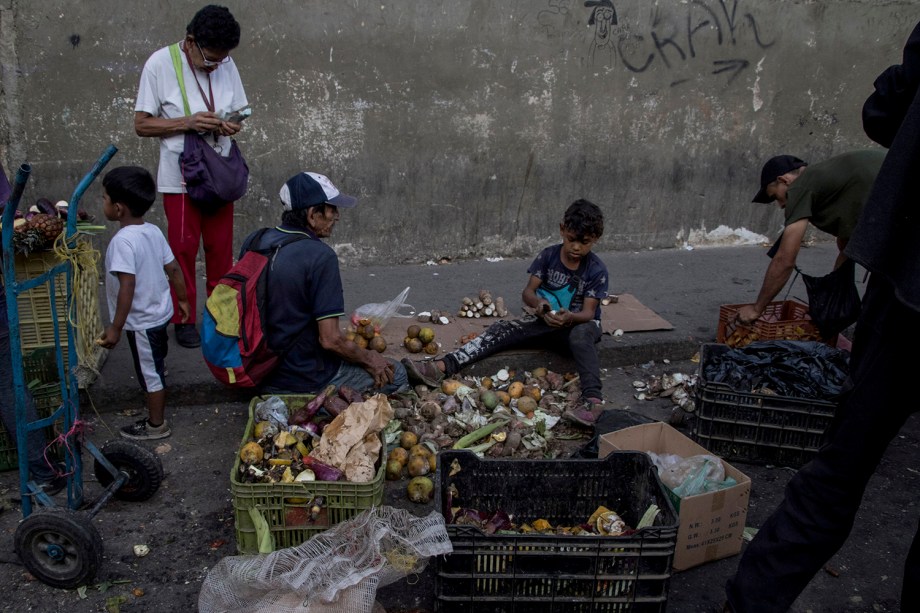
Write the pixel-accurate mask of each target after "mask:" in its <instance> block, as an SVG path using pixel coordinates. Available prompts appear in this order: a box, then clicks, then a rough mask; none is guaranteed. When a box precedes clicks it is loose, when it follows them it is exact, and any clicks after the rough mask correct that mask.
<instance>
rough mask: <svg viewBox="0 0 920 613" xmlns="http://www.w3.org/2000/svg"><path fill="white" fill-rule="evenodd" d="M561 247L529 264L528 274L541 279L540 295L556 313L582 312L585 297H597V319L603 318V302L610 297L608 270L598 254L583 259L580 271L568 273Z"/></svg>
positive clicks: (595, 313)
mask: <svg viewBox="0 0 920 613" xmlns="http://www.w3.org/2000/svg"><path fill="white" fill-rule="evenodd" d="M561 253H562V244H558V245H553V246H552V247H547V248H546V249H544V250H543V251H541V252H540V254H539V255H538V256H537V258H536V259H535V260H534V261H533V263H532V264H531V265H530V268H528V269H527V272H528V273H530V274H532V275H533V276H535V277H537V278H538V279H540V282H541V283H540V287H539V288H537V295H538V296H540V297H541V298H544V299H546V300H547V301H548V302H549V303H550V306H551V307H552V308H553V309H554V310H559V309H566V310H568V311H572V312H573V313H578V312H580V311H581V310H582V308H583V306H584V303H585V297H586V296H587V297H588V298H596V299H597V300H598V305H597V308H596V309H595V310H594V319H597V320H599V319H600V318H601V307H600V300H601V298H603V297H604V296H606V295H607V282H608V279H607V267H606V266H605V265H604V262H603V261H601V259H600V258H599V257H598V256H597V255H595V254H594V253H589V254H588V255H587V257H585V258H583V259H582V261H581V263H580V264H579V266H578V270H569V269H568V268H566V267H565V264H563V263H562V257H561Z"/></svg>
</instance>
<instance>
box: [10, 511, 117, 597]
mask: <svg viewBox="0 0 920 613" xmlns="http://www.w3.org/2000/svg"><path fill="white" fill-rule="evenodd" d="M14 546H15V548H16V553H17V554H19V559H20V560H22V564H23V565H24V566H25V567H26V570H28V571H29V572H30V573H32V575H33V576H35V577H36V578H37V579H38V580H39V581H41V582H42V583H45V584H47V585H50V586H52V587H58V588H64V589H70V588H75V587H79V586H81V585H86V584H88V583H90V582H91V581H92V579H93V577H95V576H96V571H97V570H98V569H99V566H100V565H102V538H100V536H99V532H98V531H97V530H96V528H95V527H94V526H93V524H92V521H91V519H90V518H89V517H88V516H86V515H83V514H82V513H77V512H75V511H71V510H70V509H43V510H41V511H36V512H35V513H32V514H31V515H29V516H28V517H27V518H25V519H24V520H22V522H20V523H19V526H18V527H17V528H16V535H15V537H14Z"/></svg>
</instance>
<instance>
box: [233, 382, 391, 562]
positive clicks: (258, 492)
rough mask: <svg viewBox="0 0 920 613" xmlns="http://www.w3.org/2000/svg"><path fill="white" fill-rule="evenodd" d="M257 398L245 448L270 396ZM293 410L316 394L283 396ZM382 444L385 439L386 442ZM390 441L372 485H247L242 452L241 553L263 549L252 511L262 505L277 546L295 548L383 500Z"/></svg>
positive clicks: (236, 492)
mask: <svg viewBox="0 0 920 613" xmlns="http://www.w3.org/2000/svg"><path fill="white" fill-rule="evenodd" d="M265 398H267V397H265ZM265 398H263V397H256V398H253V399H252V402H250V403H249V422H248V423H247V424H246V431H245V433H244V434H243V438H242V440H241V441H240V446H242V445H243V444H245V443H247V442H248V441H250V440H251V439H252V429H253V425H254V424H253V415H254V413H255V407H256V405H257V404H258V403H260V402H262V401H263V400H265ZM279 398H281V399H282V400H284V402H285V404H287V406H288V407H289V408H291V409H296V408H299V407H301V406H303V404H304V403H305V402H307V401H309V400H310V399H311V398H313V396H312V395H298V394H291V395H279ZM381 443H382V441H381ZM385 454H386V445H385V444H381V448H380V460H379V466H378V468H377V474H376V475H375V476H374V479H373V480H372V481H370V482H368V483H351V482H348V481H311V482H308V483H241V482H240V481H239V479H238V475H239V470H240V457H239V454H237V455H236V459H235V460H234V462H233V469H232V470H231V472H230V493H231V494H232V496H233V516H234V523H235V527H236V548H237V551H238V552H239V553H241V554H254V553H258V551H259V547H258V542H257V539H256V529H255V525H254V524H253V523H252V518H251V517H250V515H249V509H250V508H253V507H255V508H256V509H258V510H259V511H260V512H261V513H262V516H263V517H264V518H265V521H266V522H267V523H268V526H269V530H270V531H271V533H272V537H273V538H274V541H275V549H276V550H278V549H285V548H287V547H295V546H297V545H300V544H301V543H303V542H305V541H307V540H309V539H310V538H312V537H313V536H315V535H317V534H319V533H320V532H323V531H324V530H326V529H327V528H330V527H332V526H334V525H335V524H338V523H340V522H343V521H345V520H348V519H351V518H352V517H355V516H356V515H358V514H359V513H361V512H362V511H366V510H367V509H370V508H371V507H375V506H379V505H380V503H381V502H382V501H383V485H384V473H385V469H386V462H385V461H384V457H385ZM316 496H322V497H323V498H324V499H325V506H324V507H323V510H322V512H321V513H320V514H319V516H318V517H317V518H316V520H315V521H312V522H309V523H307V520H305V519H304V515H305V513H303V512H302V511H300V510H301V509H306V507H307V503H308V502H309V501H310V500H311V499H313V498H314V497H316Z"/></svg>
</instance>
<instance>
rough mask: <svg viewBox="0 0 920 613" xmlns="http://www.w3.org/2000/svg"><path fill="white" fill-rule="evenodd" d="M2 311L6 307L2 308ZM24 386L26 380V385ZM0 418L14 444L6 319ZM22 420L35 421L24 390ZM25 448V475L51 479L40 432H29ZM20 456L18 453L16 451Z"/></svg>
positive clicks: (0, 325)
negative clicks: (24, 414)
mask: <svg viewBox="0 0 920 613" xmlns="http://www.w3.org/2000/svg"><path fill="white" fill-rule="evenodd" d="M2 306H3V308H6V305H2ZM26 383H28V381H27V382H26ZM0 419H2V421H3V426H4V427H5V428H6V431H7V434H8V436H9V437H10V440H11V441H13V442H15V441H16V396H15V394H14V393H13V366H12V361H11V359H10V330H9V327H7V324H6V320H5V319H4V320H3V321H2V322H0ZM26 419H28V420H29V421H35V420H36V419H38V415H37V413H36V411H35V405H34V404H33V401H32V394H30V393H29V391H28V390H26ZM27 441H28V449H26V454H25V457H26V458H27V460H28V463H29V472H30V473H31V474H32V478H33V479H35V480H36V481H39V482H41V481H50V480H51V479H53V478H54V477H55V473H54V471H53V470H52V469H51V467H49V466H48V463H47V462H46V461H45V457H44V451H45V446H46V444H47V443H46V442H45V436H44V434H43V433H42V431H40V430H33V431H32V432H30V433H29V437H28V439H27ZM19 453H22V450H19Z"/></svg>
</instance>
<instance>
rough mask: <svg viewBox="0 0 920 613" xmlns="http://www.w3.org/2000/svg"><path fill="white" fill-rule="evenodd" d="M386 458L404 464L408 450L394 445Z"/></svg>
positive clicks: (407, 459)
mask: <svg viewBox="0 0 920 613" xmlns="http://www.w3.org/2000/svg"><path fill="white" fill-rule="evenodd" d="M387 460H396V461H397V462H399V463H400V464H405V463H406V462H408V461H409V452H408V451H407V450H406V449H405V448H403V447H395V448H394V449H393V450H392V451H390V455H388V456H387Z"/></svg>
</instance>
